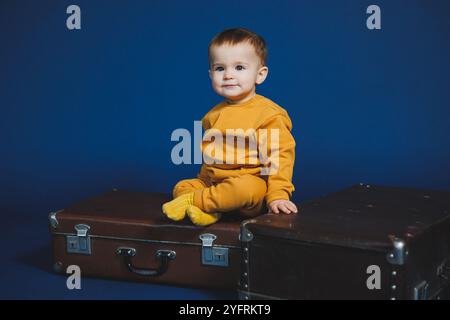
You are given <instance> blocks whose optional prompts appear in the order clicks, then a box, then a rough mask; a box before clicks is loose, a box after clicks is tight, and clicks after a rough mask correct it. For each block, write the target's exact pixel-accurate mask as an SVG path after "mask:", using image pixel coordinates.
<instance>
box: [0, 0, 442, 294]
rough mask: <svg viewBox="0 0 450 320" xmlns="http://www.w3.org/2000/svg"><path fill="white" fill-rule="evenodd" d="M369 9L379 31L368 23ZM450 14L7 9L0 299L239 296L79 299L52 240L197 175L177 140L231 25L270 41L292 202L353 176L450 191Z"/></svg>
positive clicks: (0, 36) (2, 24) (301, 8)
mask: <svg viewBox="0 0 450 320" xmlns="http://www.w3.org/2000/svg"><path fill="white" fill-rule="evenodd" d="M70 4H77V5H79V6H80V7H81V23H82V25H81V26H82V29H81V30H73V31H70V30H68V29H67V28H66V19H67V17H68V14H66V8H67V7H68V6H69V5H70ZM371 4H377V5H379V6H380V7H381V23H382V30H373V31H371V30H368V29H367V28H366V19H367V17H368V15H367V14H366V8H367V7H368V6H369V5H371ZM449 9H450V2H449V1H446V0H433V1H427V0H421V1H418V0H408V1H406V0H403V1H400V0H395V1H392V0H391V1H363V0H360V1H357V0H340V1H332V0H329V1H325V0H320V1H318V0H314V1H313V0H309V1H300V0H282V1H269V0H258V1H256V0H253V1H238V0H229V1H226V2H224V1H218V0H208V1H199V0H197V1H184V0H169V1H168V0H150V1H113V0H108V1H99V0H96V1H92V0H91V1H82V0H75V1H24V0H18V1H12V0H3V1H1V2H0V46H1V47H0V48H1V49H0V124H1V125H0V148H1V149H0V152H1V157H0V170H1V171H0V179H1V181H0V182H1V183H0V197H1V201H0V212H1V214H2V223H1V224H2V227H3V228H4V230H2V236H1V237H2V238H4V240H2V243H3V244H4V245H3V249H4V250H5V251H6V252H3V254H2V257H1V258H0V259H2V261H1V266H2V270H1V272H0V281H1V282H0V285H1V286H2V288H1V289H0V297H1V298H62V299H66V298H162V299H168V298H176V299H177V298H183V299H184V298H192V299H197V298H199V299H203V298H216V297H227V295H228V294H231V293H216V292H210V291H202V290H194V289H184V288H172V287H165V286H151V285H141V284H131V283H122V282H111V281H103V280H93V279H88V280H86V282H85V283H86V286H85V287H84V290H81V291H78V292H72V291H69V290H67V289H65V278H64V277H60V276H56V275H52V274H51V273H50V267H49V266H50V264H51V257H50V247H49V243H50V237H49V235H48V231H47V213H48V212H49V211H52V210H56V209H61V208H64V207H67V206H68V205H70V204H72V203H74V202H76V201H80V200H82V199H85V198H87V197H90V196H92V195H95V194H98V193H101V192H103V191H106V190H109V189H112V188H120V189H128V190H139V191H163V192H170V190H171V188H172V187H173V185H174V184H175V183H176V182H177V181H178V180H180V179H183V178H188V177H194V176H195V175H196V173H197V171H198V169H199V166H198V165H195V166H194V165H180V166H176V165H174V164H173V163H172V162H171V159H170V152H171V149H172V147H173V146H174V145H175V142H172V141H170V135H171V133H172V131H173V130H175V129H177V128H186V129H188V130H190V131H191V132H193V128H194V123H193V121H194V120H200V119H201V118H202V117H203V115H204V114H205V113H206V112H207V111H208V110H209V109H210V108H211V107H212V106H214V105H215V104H217V103H218V102H220V101H221V98H220V97H218V96H217V95H215V93H214V92H213V90H212V88H211V85H210V82H209V78H208V74H207V71H208V62H207V45H208V43H209V41H210V40H211V38H212V37H213V36H214V35H215V34H216V33H218V32H220V31H221V30H223V29H226V28H230V27H238V26H239V27H246V28H249V29H251V30H254V31H256V32H257V33H259V34H261V35H262V36H263V37H264V38H265V39H266V41H267V43H268V46H269V59H268V66H269V69H270V72H269V77H268V79H267V80H266V82H265V83H264V84H262V85H261V86H260V87H259V88H258V93H260V94H262V95H265V96H267V97H269V98H271V99H272V100H274V101H275V102H277V103H278V104H279V105H281V106H282V107H283V108H285V109H286V110H287V111H288V112H289V114H290V116H291V119H292V121H293V124H294V128H293V135H294V137H295V138H296V140H297V150H296V151H297V159H296V163H295V172H294V184H295V186H296V192H295V196H294V200H295V201H296V202H298V203H301V202H303V201H305V200H308V199H311V198H314V197H317V196H319V195H322V194H325V193H328V192H331V191H335V190H337V189H340V188H343V187H347V186H349V185H352V184H355V183H359V182H365V183H372V184H383V185H395V186H408V187H420V188H431V189H441V190H450V170H449V167H450V148H449V146H450V126H449V116H450V111H449V101H450V90H449V89H450V41H449V40H450V19H449ZM5 244H8V245H6V249H5ZM89 285H90V289H89ZM86 287H87V288H86ZM222 294H224V295H222Z"/></svg>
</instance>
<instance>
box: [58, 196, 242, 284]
mask: <svg viewBox="0 0 450 320" xmlns="http://www.w3.org/2000/svg"><path fill="white" fill-rule="evenodd" d="M168 200H169V196H168V195H164V194H154V193H144V192H129V191H122V190H113V191H110V192H107V193H105V194H102V195H100V196H97V197H94V198H92V199H89V200H87V201H84V202H81V203H78V204H76V205H74V206H71V207H70V208H67V209H64V210H61V211H58V212H52V213H51V214H50V215H49V219H50V232H51V234H52V236H53V237H52V238H53V248H54V255H53V257H54V269H55V271H57V272H61V273H65V272H66V268H67V267H68V266H69V265H77V266H79V267H80V269H81V275H82V276H93V277H103V278H111V279H120V280H131V281H145V282H153V283H161V284H174V285H180V286H192V287H204V288H230V289H237V285H238V281H239V275H240V272H239V269H240V257H241V253H240V250H241V246H240V242H239V231H240V229H239V228H240V220H232V219H233V216H232V215H229V216H224V219H222V221H220V222H218V223H216V224H213V225H211V226H209V227H197V226H194V225H192V223H191V222H190V221H188V218H186V219H185V220H184V221H182V222H174V221H171V220H169V219H168V218H167V217H165V216H164V215H163V214H162V211H161V205H162V204H163V203H164V202H166V201H168ZM227 218H228V220H227ZM230 219H231V220H230Z"/></svg>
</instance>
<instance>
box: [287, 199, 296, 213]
mask: <svg viewBox="0 0 450 320" xmlns="http://www.w3.org/2000/svg"><path fill="white" fill-rule="evenodd" d="M287 207H288V208H289V210H291V211H292V212H294V213H297V211H298V210H297V207H296V206H295V204H293V203H292V202H289V203H288V204H287Z"/></svg>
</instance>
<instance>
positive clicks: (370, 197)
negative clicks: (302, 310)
mask: <svg viewBox="0 0 450 320" xmlns="http://www.w3.org/2000/svg"><path fill="white" fill-rule="evenodd" d="M241 240H242V244H243V251H242V253H243V259H242V263H243V266H242V267H241V270H242V274H241V280H240V297H241V298H242V299H251V298H261V299H263V298H273V299H392V300H393V299H439V298H445V299H448V296H445V295H446V294H448V284H449V277H450V270H449V269H450V263H449V260H450V192H444V191H429V190H416V189H409V188H394V187H382V186H374V185H366V184H360V185H355V186H353V187H351V188H348V189H345V190H342V191H339V192H336V193H332V194H330V195H327V196H324V197H321V198H318V199H316V200H313V201H310V202H308V203H305V204H304V205H302V206H300V210H299V214H295V215H275V214H267V215H263V216H260V217H257V218H255V219H252V220H248V221H245V222H243V224H242V226H241ZM377 268H378V269H377Z"/></svg>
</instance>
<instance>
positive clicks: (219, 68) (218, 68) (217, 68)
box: [214, 67, 223, 71]
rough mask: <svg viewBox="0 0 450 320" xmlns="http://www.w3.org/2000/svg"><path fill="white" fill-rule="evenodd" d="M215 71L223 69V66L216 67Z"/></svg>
mask: <svg viewBox="0 0 450 320" xmlns="http://www.w3.org/2000/svg"><path fill="white" fill-rule="evenodd" d="M214 71H223V68H222V67H216V68H215V69H214Z"/></svg>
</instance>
